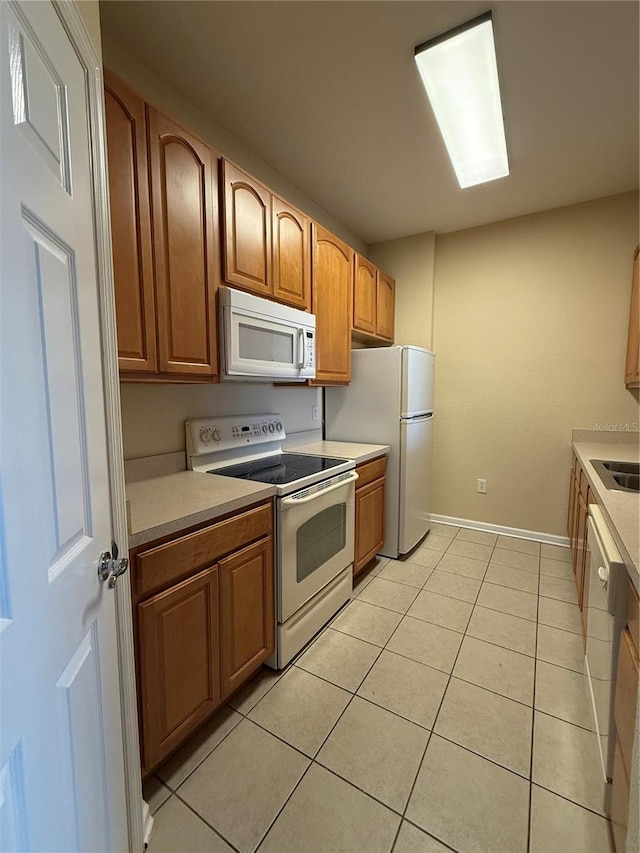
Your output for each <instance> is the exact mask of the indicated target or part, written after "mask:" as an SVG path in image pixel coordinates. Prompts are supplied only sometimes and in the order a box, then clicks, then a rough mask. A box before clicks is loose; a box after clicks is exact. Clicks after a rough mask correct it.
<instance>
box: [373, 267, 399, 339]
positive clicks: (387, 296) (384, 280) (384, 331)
mask: <svg viewBox="0 0 640 853" xmlns="http://www.w3.org/2000/svg"><path fill="white" fill-rule="evenodd" d="M395 311H396V283H395V281H394V280H393V279H392V278H389V276H388V275H385V273H383V272H380V271H378V289H377V312H376V334H377V335H378V337H379V338H385V339H386V340H388V341H392V340H393V337H394V333H395Z"/></svg>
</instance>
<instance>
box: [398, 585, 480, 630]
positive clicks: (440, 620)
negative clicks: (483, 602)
mask: <svg viewBox="0 0 640 853" xmlns="http://www.w3.org/2000/svg"><path fill="white" fill-rule="evenodd" d="M472 610H473V604H469V602H468V601H458V600H456V599H455V598H449V597H448V596H447V595H438V594H437V593H435V592H427V590H422V592H420V593H419V594H418V597H417V598H416V600H415V601H414V602H413V604H412V605H411V607H410V608H409V610H408V611H407V616H413V617H414V618H416V619H423V620H424V621H425V622H431V623H432V624H433V625H440V626H441V627H442V628H451V630H452V631H459V632H460V633H461V634H464V632H465V629H466V627H467V624H468V622H469V617H470V616H471V611H472Z"/></svg>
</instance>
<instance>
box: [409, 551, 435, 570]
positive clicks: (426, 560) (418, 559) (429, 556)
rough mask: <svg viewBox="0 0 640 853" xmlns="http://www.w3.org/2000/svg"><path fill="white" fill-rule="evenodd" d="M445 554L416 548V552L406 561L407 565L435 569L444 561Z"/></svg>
mask: <svg viewBox="0 0 640 853" xmlns="http://www.w3.org/2000/svg"><path fill="white" fill-rule="evenodd" d="M443 553H444V552H443V551H432V550H431V549H430V548H416V550H415V551H413V552H412V553H411V554H409V555H408V556H407V557H405V560H406V562H407V563H415V564H416V565H418V566H425V568H428V569H435V567H436V566H437V565H438V563H439V562H440V560H441V559H442V555H443Z"/></svg>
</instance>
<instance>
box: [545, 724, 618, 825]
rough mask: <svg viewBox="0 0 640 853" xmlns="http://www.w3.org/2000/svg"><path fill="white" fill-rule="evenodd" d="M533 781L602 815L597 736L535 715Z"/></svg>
mask: <svg viewBox="0 0 640 853" xmlns="http://www.w3.org/2000/svg"><path fill="white" fill-rule="evenodd" d="M532 781H533V782H535V783H536V784H537V785H541V786H542V787H543V788H548V789H549V790H551V791H555V793H557V794H560V796H562V797H566V798H567V799H568V800H572V801H573V802H574V803H578V805H581V806H585V807H586V808H588V809H591V810H592V811H594V812H598V814H603V813H604V812H603V796H604V775H603V772H602V762H601V761H600V752H599V750H598V743H597V738H596V735H595V734H594V732H590V731H587V729H581V728H580V727H579V726H574V725H572V724H571V723H566V722H565V721H564V720H558V719H556V718H555V717H550V716H548V715H547V714H542V713H541V712H540V711H536V712H535V715H534V723H533V776H532Z"/></svg>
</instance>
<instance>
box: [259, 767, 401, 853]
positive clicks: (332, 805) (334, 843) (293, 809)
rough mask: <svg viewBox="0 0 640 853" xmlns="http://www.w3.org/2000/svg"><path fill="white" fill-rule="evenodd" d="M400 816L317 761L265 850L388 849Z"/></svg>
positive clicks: (383, 852)
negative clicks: (320, 765)
mask: <svg viewBox="0 0 640 853" xmlns="http://www.w3.org/2000/svg"><path fill="white" fill-rule="evenodd" d="M399 822H400V816H399V815H397V814H394V812H392V811H390V810H389V809H388V808H386V807H385V806H383V805H381V804H380V803H377V802H376V801H375V800H372V799H371V797H368V796H367V795H366V794H363V793H362V791H358V790H357V788H354V787H353V785H349V783H348V782H344V781H343V780H342V779H339V778H338V777H337V776H334V774H333V773H330V772H329V771H328V770H325V769H324V768H323V767H319V766H318V765H317V764H313V765H312V766H311V767H310V768H309V771H308V772H307V774H306V775H305V777H304V779H303V780H302V782H300V784H299V785H298V787H297V788H296V790H295V792H294V794H293V796H292V797H291V799H290V800H289V802H288V803H287V805H286V806H285V807H284V809H283V810H282V813H281V814H280V816H279V817H278V819H277V821H276V822H275V823H274V825H273V826H272V827H271V829H270V830H269V834H268V835H267V837H266V838H265V840H264V842H263V843H262V845H261V846H260V853H337V851H344V853H347V851H348V853H356V851H358V852H359V853H364V851H366V853H389V850H391V846H392V845H393V839H394V837H395V834H396V831H397V829H398V823H399Z"/></svg>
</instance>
